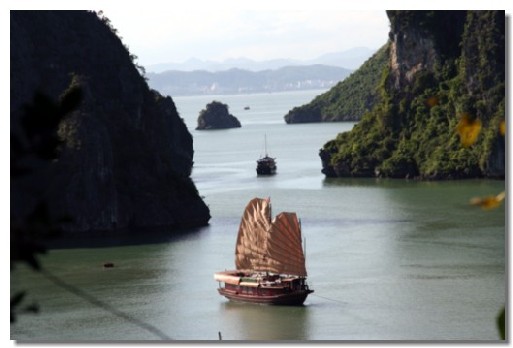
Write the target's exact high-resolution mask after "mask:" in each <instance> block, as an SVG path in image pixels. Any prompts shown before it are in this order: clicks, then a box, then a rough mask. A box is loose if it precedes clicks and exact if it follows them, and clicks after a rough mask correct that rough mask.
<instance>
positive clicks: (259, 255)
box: [214, 198, 313, 306]
mask: <svg viewBox="0 0 513 348" xmlns="http://www.w3.org/2000/svg"><path fill="white" fill-rule="evenodd" d="M271 218H272V216H271V202H270V198H267V199H262V198H253V199H252V200H251V201H250V202H249V203H248V205H247V206H246V209H245V210H244V214H243V216H242V220H241V223H240V227H239V233H238V236H237V243H236V246H235V267H236V269H235V270H231V271H223V272H216V273H214V279H215V280H216V281H218V282H219V288H218V292H219V294H221V295H223V296H225V297H226V298H228V299H229V300H232V301H239V302H250V303H261V304H272V305H290V306H294V305H296V306H297V305H302V304H303V302H305V300H306V297H307V296H308V294H310V293H312V292H313V290H311V289H310V288H309V287H308V284H307V283H306V276H307V273H306V267H305V256H304V252H303V248H302V243H301V223H300V221H299V220H298V218H297V215H296V213H287V212H283V213H280V214H278V215H277V216H276V217H275V219H274V220H271Z"/></svg>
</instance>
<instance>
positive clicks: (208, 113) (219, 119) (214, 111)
mask: <svg viewBox="0 0 513 348" xmlns="http://www.w3.org/2000/svg"><path fill="white" fill-rule="evenodd" d="M240 126H241V124H240V122H239V120H238V119H237V118H236V117H235V116H233V115H232V114H230V113H229V112H228V105H226V104H223V103H221V102H218V101H215V100H214V101H213V102H211V103H209V104H207V106H206V108H205V109H203V110H201V111H200V114H199V116H198V126H197V127H196V129H198V130H202V129H225V128H239V127H240Z"/></svg>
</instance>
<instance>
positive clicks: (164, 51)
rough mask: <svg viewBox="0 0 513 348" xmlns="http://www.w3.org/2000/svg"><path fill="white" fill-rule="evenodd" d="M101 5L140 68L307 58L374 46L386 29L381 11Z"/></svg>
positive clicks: (384, 17) (379, 44) (383, 41)
mask: <svg viewBox="0 0 513 348" xmlns="http://www.w3.org/2000/svg"><path fill="white" fill-rule="evenodd" d="M102 9H103V12H104V15H105V16H107V17H108V18H109V19H110V20H111V23H112V25H113V26H114V27H115V28H116V29H117V30H118V33H119V35H120V36H121V37H122V38H123V42H124V43H125V44H126V45H128V47H129V49H130V52H131V53H133V54H135V55H137V56H138V57H139V60H138V62H139V64H141V65H143V66H144V65H150V64H156V63H164V62H183V61H185V60H187V59H189V58H192V57H195V58H198V59H202V60H216V61H220V60H224V59H227V58H238V57H247V58H252V59H255V60H267V59H273V58H293V59H311V58H315V57H317V56H319V55H321V54H324V53H328V52H335V51H341V50H346V49H350V48H353V47H358V46H365V47H369V48H373V49H377V48H379V47H381V46H382V45H383V44H385V42H386V40H387V37H388V28H389V24H388V19H387V16H386V14H385V11H384V10H374V11H369V10H361V11H349V10H329V9H311V10H305V9H291V10H268V9H243V8H235V7H220V8H218V9H210V10H194V9H191V8H183V9H176V10H170V9H163V10H161V11H142V12H141V11H138V10H134V9H126V10H124V9H122V8H112V9H111V8H108V7H104V8H102Z"/></svg>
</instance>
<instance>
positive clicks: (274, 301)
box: [217, 288, 313, 306]
mask: <svg viewBox="0 0 513 348" xmlns="http://www.w3.org/2000/svg"><path fill="white" fill-rule="evenodd" d="M217 290H218V291H219V294H221V295H223V296H224V297H226V298H227V299H229V300H230V301H236V302H247V303H258V304H267V305H281V306H300V305H302V304H303V303H304V302H305V300H306V297H307V296H308V294H310V293H312V292H313V290H296V291H293V292H289V293H275V294H269V295H264V294H262V295H255V294H244V293H240V292H238V291H236V290H231V289H227V288H219V289H217Z"/></svg>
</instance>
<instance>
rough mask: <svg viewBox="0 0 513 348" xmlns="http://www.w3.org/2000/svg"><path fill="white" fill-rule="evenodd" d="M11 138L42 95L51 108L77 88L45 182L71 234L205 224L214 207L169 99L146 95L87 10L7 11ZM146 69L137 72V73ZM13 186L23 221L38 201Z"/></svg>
mask: <svg viewBox="0 0 513 348" xmlns="http://www.w3.org/2000/svg"><path fill="white" fill-rule="evenodd" d="M10 32H11V39H10V55H11V57H10V59H11V60H10V62H11V133H12V134H16V135H18V136H22V134H21V132H22V129H21V127H20V117H21V115H22V114H23V107H24V105H25V104H27V103H30V102H31V101H32V98H33V96H34V93H35V92H36V91H39V92H41V93H44V94H45V95H47V96H49V97H50V98H52V99H54V100H58V99H59V96H60V95H62V94H63V93H64V91H66V90H67V89H69V88H70V86H79V88H80V89H81V90H82V91H83V100H82V103H81V106H80V108H79V109H78V110H76V111H74V112H73V113H72V114H71V115H69V117H67V118H66V119H65V120H64V121H63V122H62V123H61V124H60V125H59V136H60V137H61V139H62V140H63V141H64V143H63V147H62V149H61V155H60V157H59V159H58V160H57V161H56V162H55V163H54V164H53V165H52V168H51V169H50V170H49V171H46V172H45V174H44V175H45V176H44V181H43V180H42V179H41V177H37V176H36V177H34V178H32V179H31V180H32V182H33V185H36V186H39V187H40V188H42V189H41V190H39V191H38V192H43V193H44V197H45V199H46V201H47V202H49V204H48V208H49V209H51V210H52V212H53V214H54V215H55V216H59V215H69V216H70V217H71V218H72V222H71V224H69V225H67V228H66V230H67V231H68V234H69V233H74V234H75V235H77V236H82V237H83V236H87V235H88V233H92V232H93V231H106V235H108V233H109V231H114V230H123V231H125V230H126V231H129V232H130V233H134V234H141V233H142V230H144V229H147V228H159V229H162V228H165V229H169V230H170V231H171V230H176V229H179V228H185V227H197V226H203V225H206V224H207V223H208V221H209V219H210V214H209V209H208V207H207V206H206V205H205V203H204V202H203V201H202V199H201V198H200V196H199V194H198V192H197V190H196V187H195V185H194V183H193V182H192V180H191V178H190V174H191V170H192V164H193V147H192V144H193V142H192V136H191V134H190V133H189V132H188V130H187V128H186V126H185V124H184V122H183V120H182V119H181V118H180V117H179V115H178V113H177V110H176V107H175V105H174V103H173V100H172V99H171V98H170V97H164V96H162V95H160V94H159V93H157V92H156V91H153V90H150V89H149V88H148V86H147V84H146V81H145V79H144V78H143V76H141V74H140V72H139V71H138V67H137V66H136V65H135V64H134V59H135V57H134V56H133V55H131V54H130V53H129V52H128V49H127V48H126V47H125V46H124V45H123V43H122V42H121V40H120V39H119V38H118V36H117V35H116V30H115V29H114V28H113V27H112V26H111V24H110V21H109V20H108V19H107V18H104V17H103V18H102V17H101V16H98V14H96V13H94V12H86V11H11V14H10ZM139 68H140V67H139ZM26 186H27V185H24V186H23V185H21V186H20V185H17V183H16V182H13V181H12V180H11V193H12V194H11V214H12V215H14V216H16V217H17V218H23V216H24V215H26V214H27V213H28V212H29V211H30V209H31V206H33V204H34V202H35V199H33V198H31V192H28V191H27V190H24V189H23V187H26Z"/></svg>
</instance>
